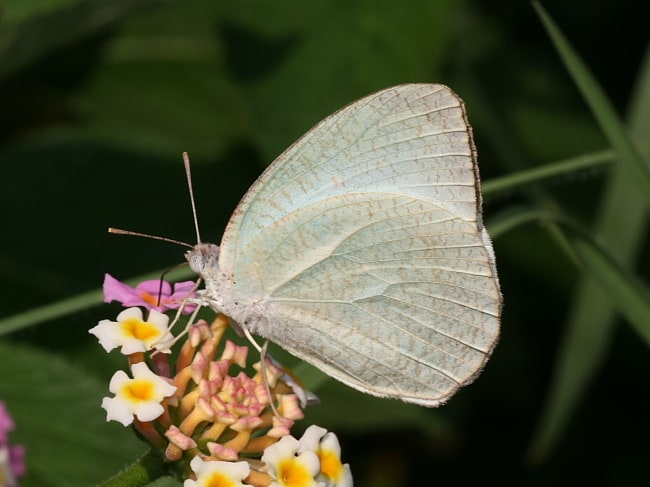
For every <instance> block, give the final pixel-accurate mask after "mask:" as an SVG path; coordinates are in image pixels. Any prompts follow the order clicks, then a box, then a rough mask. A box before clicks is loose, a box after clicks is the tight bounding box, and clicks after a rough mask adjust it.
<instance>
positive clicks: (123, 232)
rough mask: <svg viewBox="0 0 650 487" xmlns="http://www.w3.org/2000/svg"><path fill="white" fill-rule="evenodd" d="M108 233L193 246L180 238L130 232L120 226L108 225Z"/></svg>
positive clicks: (191, 247)
mask: <svg viewBox="0 0 650 487" xmlns="http://www.w3.org/2000/svg"><path fill="white" fill-rule="evenodd" d="M108 233H112V234H115V235H131V236H133V237H144V238H151V239H153V240H162V241H163V242H169V243H173V244H176V245H182V246H183V247H189V248H190V249H193V248H194V245H190V244H188V243H186V242H181V241H180V240H174V239H173V238H167V237H159V236H157V235H149V234H148V233H140V232H132V231H131V230H122V229H121V228H113V227H109V229H108Z"/></svg>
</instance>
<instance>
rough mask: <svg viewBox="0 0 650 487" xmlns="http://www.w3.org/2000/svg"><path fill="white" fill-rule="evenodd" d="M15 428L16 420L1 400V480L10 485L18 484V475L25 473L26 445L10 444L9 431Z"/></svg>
mask: <svg viewBox="0 0 650 487" xmlns="http://www.w3.org/2000/svg"><path fill="white" fill-rule="evenodd" d="M13 429H14V422H13V420H12V418H11V416H10V415H9V411H7V409H6V408H5V405H4V403H3V402H0V481H3V479H4V481H3V482H4V483H2V485H3V486H5V485H7V486H9V487H11V486H14V485H18V483H17V481H16V477H22V476H24V475H25V473H26V471H27V469H26V467H25V447H24V446H23V445H11V444H9V438H8V435H7V433H8V432H9V431H11V430H13Z"/></svg>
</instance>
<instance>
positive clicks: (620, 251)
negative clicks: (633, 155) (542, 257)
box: [528, 50, 650, 463]
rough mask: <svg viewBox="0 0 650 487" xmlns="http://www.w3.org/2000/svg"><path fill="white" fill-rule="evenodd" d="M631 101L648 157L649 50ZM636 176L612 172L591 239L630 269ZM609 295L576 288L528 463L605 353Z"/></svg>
mask: <svg viewBox="0 0 650 487" xmlns="http://www.w3.org/2000/svg"><path fill="white" fill-rule="evenodd" d="M640 73H641V74H640V76H639V79H638V82H637V86H638V89H637V93H636V95H635V96H634V97H633V100H634V101H633V103H632V107H633V111H632V115H631V117H630V131H631V133H632V137H633V138H634V140H635V141H636V142H637V147H638V148H639V151H640V153H641V154H643V155H644V156H645V157H646V158H647V157H648V155H650V140H648V138H647V136H646V134H647V132H648V130H650V50H648V52H647V54H646V59H645V63H644V66H643V68H642V69H641V71H640ZM634 179H635V175H634V174H631V172H630V171H628V170H627V168H626V167H624V166H623V165H620V164H618V165H616V166H614V167H613V168H612V173H611V177H610V178H608V179H607V186H606V188H605V192H604V196H603V200H602V205H601V209H600V210H599V216H598V217H597V223H596V226H595V234H596V235H598V238H599V240H600V241H602V242H603V243H604V244H605V245H606V247H607V249H609V252H610V253H611V254H613V255H616V256H617V259H618V261H619V262H620V264H621V265H622V266H623V267H625V268H629V267H631V266H632V265H633V264H634V261H635V260H636V256H637V255H638V253H639V252H640V247H641V244H642V242H643V235H644V233H645V229H646V225H647V216H648V210H647V206H646V205H645V202H646V196H644V194H643V193H642V192H641V191H639V190H638V186H637V185H636V183H635V182H634ZM615 318H616V310H615V308H614V304H613V302H612V294H611V293H609V292H606V291H604V290H603V288H602V286H601V285H600V284H599V283H598V282H596V280H595V279H594V278H593V277H592V276H591V275H590V274H585V275H584V276H583V277H582V278H581V281H580V283H579V285H578V287H577V292H576V296H575V299H574V301H573V306H572V309H571V310H570V312H569V318H568V320H567V326H566V329H565V330H566V331H565V336H564V337H563V339H562V344H561V346H560V350H559V353H558V359H557V362H556V366H555V370H554V372H553V376H552V379H551V385H550V388H549V393H548V396H547V399H546V403H545V405H544V408H543V411H542V415H541V418H540V421H539V424H538V427H537V430H536V432H535V435H534V437H533V440H532V442H531V445H530V447H529V451H528V458H529V460H530V461H532V462H534V463H539V462H541V461H543V460H544V459H545V458H546V457H547V456H548V454H549V453H550V452H551V451H552V450H553V448H554V447H555V445H556V444H557V443H558V442H559V441H560V439H561V437H562V435H563V434H564V432H565V431H566V429H567V427H568V425H569V422H570V419H571V417H572V415H573V414H574V411H575V410H576V408H577V407H578V405H579V403H580V400H581V399H582V397H583V395H584V394H585V391H586V390H587V388H588V387H589V384H590V383H591V382H592V380H593V379H594V377H595V375H596V374H597V373H598V370H599V369H600V367H601V365H602V363H603V362H604V360H605V358H606V355H607V352H608V350H609V344H610V339H611V336H612V334H613V330H614V325H615V323H616V320H615Z"/></svg>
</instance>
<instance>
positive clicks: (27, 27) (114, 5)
mask: <svg viewBox="0 0 650 487" xmlns="http://www.w3.org/2000/svg"><path fill="white" fill-rule="evenodd" d="M163 1H166V0H97V1H88V0H87V1H84V2H59V3H58V4H56V5H55V6H52V8H51V9H46V8H44V5H39V6H36V5H33V6H32V8H25V9H21V10H20V11H18V12H17V13H12V14H11V15H10V16H9V17H10V20H11V19H12V18H13V19H14V20H18V19H20V18H28V17H29V20H28V21H26V22H22V23H18V24H10V25H9V26H8V27H5V28H4V29H2V30H0V80H1V79H3V78H7V77H9V76H10V75H14V74H16V73H17V72H19V71H20V70H22V69H25V68H27V67H29V66H30V65H31V64H33V63H35V62H36V61H38V60H41V59H43V58H44V57H45V56H46V55H48V54H50V53H53V52H55V51H56V50H57V49H61V48H63V47H66V46H70V45H72V44H73V43H75V42H78V41H80V40H83V39H88V38H90V37H91V36H94V35H97V34H98V33H100V32H102V31H105V30H106V29H108V28H109V27H110V26H112V25H114V24H116V23H118V22H120V21H121V20H123V19H124V18H126V17H127V16H128V15H129V14H132V13H133V12H134V11H136V10H140V9H142V8H144V7H146V6H149V5H153V4H156V3H161V2H163ZM11 11H12V12H14V9H13V6H12V10H11ZM36 12H38V13H39V14H40V13H42V14H43V15H33V14H35V13H36ZM44 39H47V42H43V40H44Z"/></svg>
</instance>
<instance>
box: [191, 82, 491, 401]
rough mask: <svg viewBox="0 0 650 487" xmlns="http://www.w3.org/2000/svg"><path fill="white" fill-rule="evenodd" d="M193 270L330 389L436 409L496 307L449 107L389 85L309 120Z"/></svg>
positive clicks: (430, 94) (474, 182)
mask: <svg viewBox="0 0 650 487" xmlns="http://www.w3.org/2000/svg"><path fill="white" fill-rule="evenodd" d="M217 275H218V277H217ZM204 277H205V278H206V288H207V289H208V291H207V293H208V296H209V295H210V293H213V294H214V295H219V302H220V303H222V305H221V306H220V308H221V309H220V311H222V312H224V313H226V314H228V315H229V316H231V317H232V318H233V319H234V320H235V321H237V322H238V323H239V324H240V326H242V327H245V328H247V329H248V330H250V331H251V332H253V333H256V334H259V335H261V336H263V337H266V338H268V339H270V340H271V341H273V342H275V343H277V344H279V345H280V346H282V347H283V348H285V349H286V350H288V351H289V352H291V353H292V354H294V355H296V356H297V357H300V358H302V359H304V360H305V361H307V362H309V363H311V364H313V365H315V366H316V367H318V368H320V369H322V370H323V371H324V372H326V373H327V374H329V375H331V376H332V377H334V378H336V379H338V380H340V381H341V382H343V383H345V384H348V385H350V386H352V387H354V388H356V389H359V390H361V391H364V392H367V393H370V394H374V395H377V396H387V397H396V398H400V399H402V400H404V401H407V402H414V403H417V404H421V405H426V406H435V405H437V404H440V403H441V402H444V401H445V400H446V399H448V398H449V397H450V396H451V395H452V394H453V393H454V392H455V391H456V390H457V389H458V387H460V386H461V385H463V384H466V383H468V382H470V381H471V380H473V378H474V377H475V376H476V375H477V374H478V373H479V372H480V370H481V368H482V367H483V364H484V363H485V361H486V360H487V358H488V356H489V355H490V353H491V351H492V349H493V347H494V345H495V343H496V341H497V337H498V330H499V316H500V310H501V295H500V292H499V285H498V280H497V276H496V268H495V265H494V256H493V252H492V247H491V244H490V241H489V238H488V236H487V233H486V232H485V230H484V229H483V226H482V221H481V201H480V190H479V181H478V170H477V167H476V157H475V151H474V146H473V142H472V137H471V129H470V128H469V126H468V124H467V120H466V116H465V112H464V108H463V104H462V102H461V100H460V99H459V98H458V97H457V96H456V95H455V94H454V93H453V92H452V91H451V90H449V89H448V88H447V87H445V86H442V85H425V84H413V85H402V86H397V87H394V88H390V89H387V90H384V91H380V92H378V93H375V94H373V95H370V96H368V97H365V98H363V99H361V100H359V101H357V102H355V103H352V104H351V105H349V106H347V107H345V108H343V109H341V110H339V111H338V112H336V113H334V114H333V115H331V116H330V117H328V118H326V119H325V120H323V121H322V122H321V123H319V124H318V125H317V126H316V127H314V128H313V129H311V130H310V131H309V132H308V133H307V134H306V135H305V136H303V137H302V138H301V139H299V140H298V141H297V142H296V143H295V144H294V145H292V146H291V147H290V148H289V149H288V150H287V151H286V152H284V153H283V154H282V155H281V156H280V157H278V159H277V160H276V161H275V162H274V163H273V164H272V165H271V166H269V168H268V169H267V170H266V171H265V172H264V174H263V175H262V176H261V177H260V178H259V179H258V181H257V182H256V183H255V184H254V185H253V186H252V187H251V189H250V190H249V191H248V193H247V194H246V195H245V196H244V198H243V199H242V201H241V203H240V204H239V206H238V208H237V210H236V211H235V213H234V214H233V216H232V218H231V221H230V222H229V224H228V226H227V229H226V232H225V234H224V237H223V240H222V243H221V247H220V253H219V271H218V272H217V270H216V269H214V270H212V271H210V272H208V273H204Z"/></svg>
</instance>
